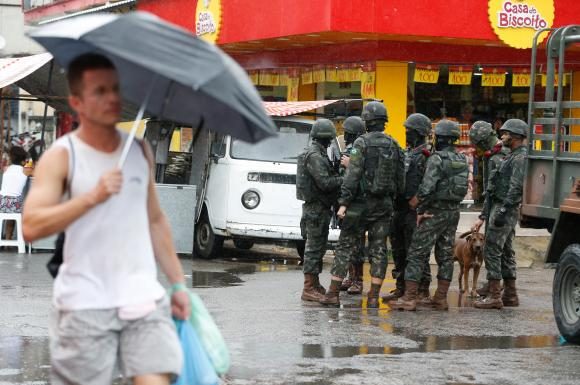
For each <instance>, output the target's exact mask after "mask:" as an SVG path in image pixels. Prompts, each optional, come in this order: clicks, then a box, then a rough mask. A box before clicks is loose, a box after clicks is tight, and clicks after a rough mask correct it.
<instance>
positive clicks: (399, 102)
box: [375, 61, 409, 147]
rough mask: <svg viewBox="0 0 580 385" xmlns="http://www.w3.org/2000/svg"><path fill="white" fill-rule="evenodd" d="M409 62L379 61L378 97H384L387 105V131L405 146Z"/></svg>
mask: <svg viewBox="0 0 580 385" xmlns="http://www.w3.org/2000/svg"><path fill="white" fill-rule="evenodd" d="M408 70H409V69H408V65H407V63H401V62H388V61H378V62H377V72H376V74H377V79H376V85H375V86H376V98H377V99H383V101H384V103H385V106H386V107H387V113H388V115H389V122H388V123H387V130H386V132H387V133H388V134H389V135H391V136H393V137H394V138H395V139H396V140H397V141H398V142H399V144H400V145H401V146H402V147H405V128H404V127H403V123H404V122H405V119H406V118H407V74H408Z"/></svg>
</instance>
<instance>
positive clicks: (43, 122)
mask: <svg viewBox="0 0 580 385" xmlns="http://www.w3.org/2000/svg"><path fill="white" fill-rule="evenodd" d="M53 67H54V59H52V60H51V61H50V66H49V68H48V84H47V85H46V95H48V94H49V93H50V86H51V84H52V69H53ZM47 113H48V102H47V101H46V100H45V101H44V114H43V116H42V129H41V130H40V154H38V155H39V156H40V155H42V153H43V152H44V131H45V129H46V114H47Z"/></svg>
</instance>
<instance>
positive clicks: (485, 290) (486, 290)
mask: <svg viewBox="0 0 580 385" xmlns="http://www.w3.org/2000/svg"><path fill="white" fill-rule="evenodd" d="M475 292H476V293H477V295H479V296H480V297H487V296H488V295H489V282H486V283H485V284H484V285H483V286H482V287H480V288H479V289H477V290H476V291H475Z"/></svg>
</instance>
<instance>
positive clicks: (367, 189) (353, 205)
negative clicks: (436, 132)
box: [331, 131, 404, 279]
mask: <svg viewBox="0 0 580 385" xmlns="http://www.w3.org/2000/svg"><path fill="white" fill-rule="evenodd" d="M353 147H354V148H353V150H352V152H351V156H350V163H349V166H348V169H347V172H346V176H345V178H344V183H343V185H342V187H341V195H340V198H339V200H338V203H339V205H341V206H346V207H347V211H346V216H345V218H344V220H343V225H342V228H341V232H340V238H339V241H338V247H337V249H336V256H335V258H334V262H333V264H332V269H331V274H332V275H334V276H337V277H344V276H345V275H346V272H347V269H348V264H349V262H350V261H351V259H352V258H353V257H354V255H355V254H357V253H358V249H359V245H360V234H361V230H367V231H368V242H369V245H368V253H369V259H370V262H371V271H370V273H371V277H374V278H380V279H384V278H385V273H386V269H387V242H386V241H387V236H388V235H389V227H390V222H391V216H392V212H393V196H395V194H396V192H397V190H396V189H397V181H402V180H404V179H403V178H404V175H403V174H404V170H403V166H402V156H403V155H402V150H401V147H400V146H399V144H398V143H397V142H396V141H395V140H394V139H393V138H391V137H389V136H387V135H385V134H384V132H379V131H373V132H369V133H367V134H364V135H362V136H361V137H359V138H358V139H357V140H356V141H355V142H354V146H353ZM385 148H386V149H388V151H389V153H390V156H391V158H390V161H392V162H393V164H394V165H393V167H392V175H390V176H386V177H385V180H384V182H385V183H386V184H388V185H389V187H388V189H389V190H390V191H389V192H388V193H383V194H376V195H375V194H373V193H372V192H371V191H372V186H373V183H376V182H375V180H376V179H377V178H375V172H376V171H377V170H378V169H379V166H378V162H379V156H380V155H378V153H377V151H378V150H379V149H385ZM379 179H380V178H379Z"/></svg>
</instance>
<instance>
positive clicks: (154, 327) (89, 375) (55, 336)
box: [49, 297, 183, 385]
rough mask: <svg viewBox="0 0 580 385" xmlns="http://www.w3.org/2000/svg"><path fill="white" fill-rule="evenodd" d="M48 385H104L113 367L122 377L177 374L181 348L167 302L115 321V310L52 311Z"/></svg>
mask: <svg viewBox="0 0 580 385" xmlns="http://www.w3.org/2000/svg"><path fill="white" fill-rule="evenodd" d="M50 318H51V319H50V326H49V335H50V355H51V363H52V369H51V384H53V385H55V384H56V385H59V384H63V385H64V384H66V385H72V384H79V385H80V384H83V385H105V384H107V385H108V384H111V383H112V382H113V376H114V373H115V372H116V369H119V370H120V372H121V373H122V374H123V376H124V377H125V378H132V377H135V376H139V375H144V374H169V375H171V376H172V377H173V376H175V375H178V374H179V373H180V372H181V366H182V363H183V357H182V350H181V345H180V343H179V339H178V336H177V332H176V330H175V325H174V323H173V321H172V320H171V315H170V308H169V299H168V298H167V297H164V298H163V299H161V300H159V301H157V308H156V309H155V310H154V311H153V312H152V313H150V314H148V315H147V316H145V317H143V318H139V319H136V320H131V321H127V320H122V319H119V317H118V314H117V309H105V310H77V311H59V310H57V309H53V310H52V314H51V317H50Z"/></svg>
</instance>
